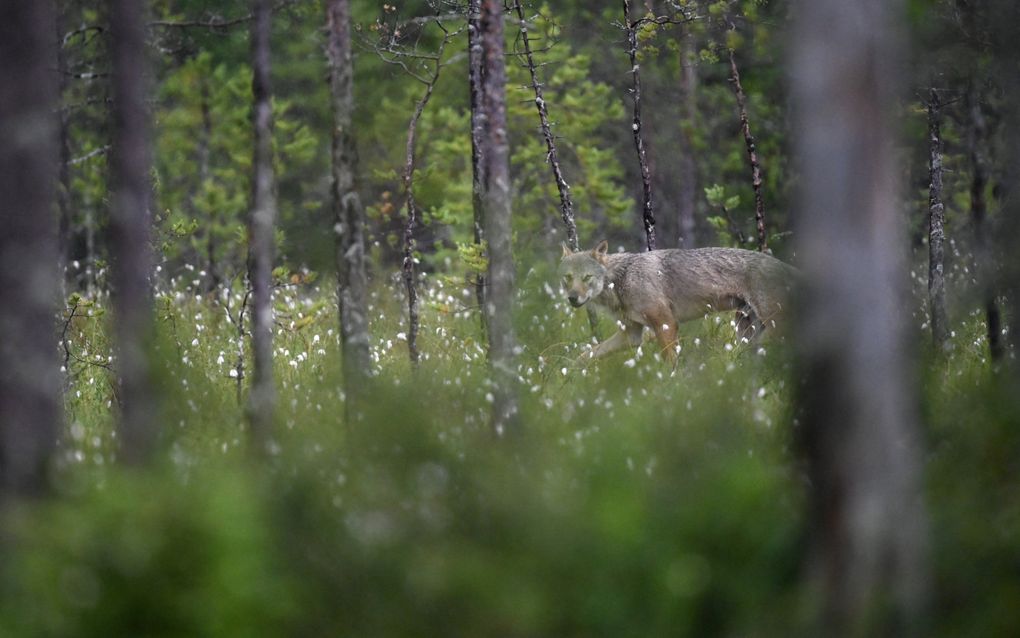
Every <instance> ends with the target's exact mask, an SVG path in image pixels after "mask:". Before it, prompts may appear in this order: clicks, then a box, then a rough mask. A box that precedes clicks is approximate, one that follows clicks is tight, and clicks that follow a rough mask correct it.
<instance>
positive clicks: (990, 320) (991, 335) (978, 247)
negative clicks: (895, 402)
mask: <svg viewBox="0 0 1020 638" xmlns="http://www.w3.org/2000/svg"><path fill="white" fill-rule="evenodd" d="M967 110H968V119H969V120H970V122H969V127H968V128H969V133H968V136H967V145H968V146H969V148H968V153H969V155H970V168H971V177H970V215H971V224H973V228H974V231H973V232H974V252H975V254H976V255H977V270H978V277H979V280H980V281H981V294H982V297H983V300H984V305H985V320H986V323H987V325H988V331H987V335H988V350H989V356H991V358H992V361H1001V360H1002V356H1003V344H1002V320H1001V318H1000V317H999V304H998V302H997V301H996V299H995V286H994V285H993V282H992V269H991V259H990V257H991V254H990V251H989V245H988V243H989V242H988V237H987V235H988V233H987V229H986V221H985V217H986V216H987V212H988V204H987V202H986V200H985V189H986V188H987V186H988V158H987V156H986V148H987V144H988V139H987V134H988V126H987V124H986V122H985V116H984V112H983V110H982V108H981V96H980V95H979V93H978V89H977V87H976V86H975V84H974V82H971V83H970V85H969V86H968V87H967Z"/></svg>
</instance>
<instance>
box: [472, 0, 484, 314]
mask: <svg viewBox="0 0 1020 638" xmlns="http://www.w3.org/2000/svg"><path fill="white" fill-rule="evenodd" d="M479 3H480V0H470V1H469V2H468V98H469V103H470V108H471V208H472V211H473V213H474V216H473V230H474V240H475V244H476V245H478V246H482V245H483V244H484V243H485V231H484V229H483V228H482V182H483V181H484V178H483V176H482V156H481V135H482V130H483V127H484V124H485V120H484V119H483V117H482V81H483V78H484V74H485V65H484V64H482V39H481V26H480V25H479V20H480V17H479V11H480V9H479ZM485 285H486V283H485V275H483V274H481V273H479V274H477V275H476V276H475V299H476V300H477V301H478V316H479V317H481V319H480V321H481V325H482V334H485V332H486V327H485Z"/></svg>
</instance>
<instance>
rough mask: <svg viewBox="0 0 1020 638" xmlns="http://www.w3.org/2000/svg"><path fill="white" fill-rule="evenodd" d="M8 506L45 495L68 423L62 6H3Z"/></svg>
mask: <svg viewBox="0 0 1020 638" xmlns="http://www.w3.org/2000/svg"><path fill="white" fill-rule="evenodd" d="M0 7H2V8H0V86H2V87H3V89H2V91H0V139H2V140H4V141H3V144H0V201H2V202H3V205H2V206H0V227H2V228H3V231H2V232H0V298H2V299H3V304H0V335H2V336H0V500H3V499H4V498H5V497H6V496H8V495H29V494H39V493H41V492H43V491H45V490H46V488H47V484H48V473H47V466H48V464H49V460H50V457H51V455H52V453H53V450H54V448H55V447H56V442H57V433H58V431H59V426H60V422H61V409H60V373H59V369H58V365H59V363H58V360H57V352H56V350H55V346H56V337H57V335H56V332H55V330H54V323H53V321H54V316H55V311H56V307H57V305H56V301H57V293H58V281H57V268H56V264H57V260H56V258H57V251H56V245H55V241H54V240H55V238H56V228H55V226H56V224H55V223H54V222H55V220H54V218H53V209H52V206H53V198H54V191H53V185H54V180H55V179H56V177H57V166H56V161H57V157H58V152H59V151H58V149H57V141H58V138H57V133H58V132H57V124H58V122H57V120H56V118H55V117H54V115H53V112H54V108H55V107H56V106H57V100H56V97H57V87H56V82H55V80H56V78H55V77H54V75H53V72H52V68H53V60H54V59H55V57H54V56H55V51H54V48H53V46H54V37H53V25H54V14H53V3H52V2H49V1H44V0H37V1H35V2H5V3H3V4H2V5H0Z"/></svg>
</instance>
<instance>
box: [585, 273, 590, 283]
mask: <svg viewBox="0 0 1020 638" xmlns="http://www.w3.org/2000/svg"><path fill="white" fill-rule="evenodd" d="M584 283H586V284H587V283H591V275H585V276H584Z"/></svg>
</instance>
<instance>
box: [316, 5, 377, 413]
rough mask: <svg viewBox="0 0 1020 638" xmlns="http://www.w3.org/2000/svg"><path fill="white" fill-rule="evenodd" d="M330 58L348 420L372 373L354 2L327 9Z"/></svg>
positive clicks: (327, 52) (338, 282)
mask: <svg viewBox="0 0 1020 638" xmlns="http://www.w3.org/2000/svg"><path fill="white" fill-rule="evenodd" d="M326 30H327V41H326V55H327V58H328V62H329V87H330V94H331V96H332V102H333V145H332V156H333V163H332V166H333V221H334V230H335V231H336V269H337V286H338V288H337V289H338V298H339V310H340V340H341V347H342V348H343V366H344V388H345V391H346V394H347V403H346V405H347V406H348V408H347V420H348V422H351V420H352V417H353V418H357V414H358V413H357V411H356V410H353V411H352V410H351V409H350V407H351V406H353V407H355V408H357V405H358V401H359V398H360V396H361V394H362V393H363V392H362V391H363V386H364V384H365V381H366V379H367V378H368V377H369V375H370V374H371V370H372V361H371V358H370V355H369V332H368V310H367V302H366V299H367V294H368V292H367V289H368V280H367V276H366V274H365V213H364V209H363V208H362V205H361V198H360V197H358V192H357V190H355V188H354V178H355V174H356V173H357V164H358V154H357V149H356V147H355V141H354V134H353V127H352V118H353V117H354V60H353V56H352V53H351V7H350V0H329V2H328V3H327V6H326Z"/></svg>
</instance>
